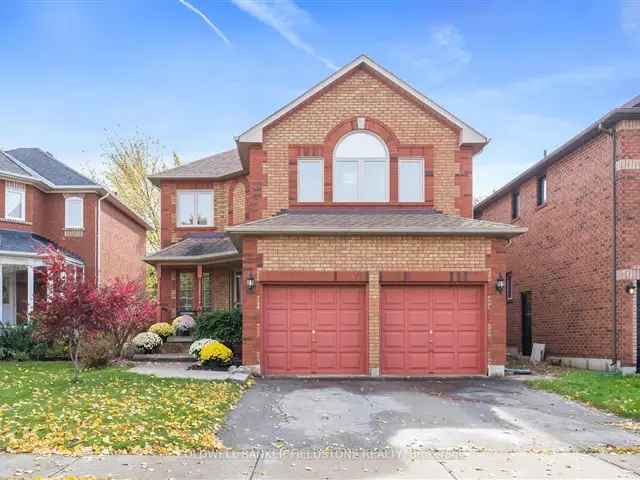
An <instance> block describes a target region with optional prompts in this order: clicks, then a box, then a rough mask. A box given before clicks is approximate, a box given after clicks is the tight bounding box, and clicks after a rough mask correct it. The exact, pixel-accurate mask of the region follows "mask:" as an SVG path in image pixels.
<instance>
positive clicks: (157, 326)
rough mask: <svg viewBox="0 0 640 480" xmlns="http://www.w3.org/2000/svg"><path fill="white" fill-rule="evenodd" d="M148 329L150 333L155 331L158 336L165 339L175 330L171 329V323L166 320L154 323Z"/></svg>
mask: <svg viewBox="0 0 640 480" xmlns="http://www.w3.org/2000/svg"><path fill="white" fill-rule="evenodd" d="M149 331H150V332H151V333H155V334H156V335H158V336H160V337H161V338H162V340H166V339H167V337H170V336H171V335H173V334H174V333H175V330H174V329H173V327H172V326H171V324H169V323H167V322H158V323H154V324H153V325H151V326H150V327H149Z"/></svg>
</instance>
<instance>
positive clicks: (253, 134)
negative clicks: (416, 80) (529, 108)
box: [236, 55, 489, 145]
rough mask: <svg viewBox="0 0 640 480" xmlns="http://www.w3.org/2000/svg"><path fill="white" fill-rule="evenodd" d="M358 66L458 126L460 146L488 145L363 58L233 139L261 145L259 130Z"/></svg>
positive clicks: (399, 81) (461, 122) (419, 94)
mask: <svg viewBox="0 0 640 480" xmlns="http://www.w3.org/2000/svg"><path fill="white" fill-rule="evenodd" d="M360 65H366V66H368V67H369V68H371V69H372V70H374V71H375V72H377V73H378V74H380V75H381V76H383V77H385V78H386V79H388V80H389V81H391V82H392V83H394V84H396V85H397V86H398V87H400V88H402V89H403V90H405V91H406V92H408V93H409V94H411V95H412V96H413V97H414V98H416V99H417V100H419V101H420V102H422V103H423V104H425V105H426V106H428V107H429V108H431V109H433V110H434V111H436V112H437V113H439V114H440V115H442V116H443V117H444V118H446V119H447V120H449V121H450V122H451V123H453V124H454V125H456V126H458V127H459V128H460V130H461V133H462V134H461V136H460V137H461V138H460V142H461V143H462V144H482V145H484V144H486V143H488V141H489V139H488V138H487V137H485V136H484V135H482V134H481V133H480V132H478V131H477V130H475V129H474V128H472V127H471V126H469V125H468V124H466V123H465V122H463V121H462V120H460V119H459V118H458V117H456V116H455V115H453V114H452V113H450V112H448V111H447V110H445V109H444V108H442V107H441V106H440V105H438V104H437V103H435V102H434V101H433V100H431V99H430V98H428V97H426V96H424V95H423V94H421V93H420V92H419V91H418V90H416V89H415V88H413V87H412V86H411V85H409V84H408V83H406V82H405V81H403V80H401V79H400V78H398V77H396V76H395V75H394V74H393V73H391V72H390V71H388V70H386V69H385V68H383V67H381V66H380V65H378V64H377V63H375V62H374V61H373V60H371V59H370V58H369V57H367V56H366V55H361V56H359V57H358V58H356V59H355V60H354V61H352V62H351V63H349V64H347V65H345V66H344V67H342V68H341V69H339V70H338V71H336V72H335V73H333V74H332V75H330V76H329V77H327V78H326V79H324V80H323V81H322V82H320V83H318V84H316V85H315V86H314V87H312V88H311V89H309V90H307V91H306V92H305V93H303V94H302V95H300V96H299V97H298V98H296V99H295V100H293V101H291V102H289V103H288V104H287V105H285V106H284V107H282V108H281V109H280V110H278V111H276V112H275V113H273V114H272V115H270V116H269V117H267V118H265V119H264V120H262V121H261V122H260V123H258V124H256V125H254V126H253V127H251V128H250V129H249V130H247V131H246V132H244V133H242V134H241V135H240V136H239V137H237V138H236V140H237V141H238V142H240V143H262V129H263V128H264V127H266V126H267V125H269V124H270V123H272V122H274V121H275V120H277V119H278V118H280V117H282V116H283V115H286V114H287V113H288V112H290V111H291V110H293V109H294V108H296V107H297V106H298V105H300V104H301V103H303V102H304V101H305V100H307V99H308V98H309V97H312V96H313V95H315V94H316V93H318V92H319V91H321V90H322V89H323V88H325V87H327V86H328V85H330V84H331V83H333V82H335V81H336V80H338V79H339V78H340V77H342V76H344V75H345V74H347V73H348V72H350V71H351V70H353V69H354V68H357V67H358V66H360Z"/></svg>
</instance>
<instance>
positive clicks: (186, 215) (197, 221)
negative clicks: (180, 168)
mask: <svg viewBox="0 0 640 480" xmlns="http://www.w3.org/2000/svg"><path fill="white" fill-rule="evenodd" d="M177 217H178V222H177V223H178V226H179V227H186V226H193V227H212V226H213V192H212V191H210V190H181V191H178V215H177Z"/></svg>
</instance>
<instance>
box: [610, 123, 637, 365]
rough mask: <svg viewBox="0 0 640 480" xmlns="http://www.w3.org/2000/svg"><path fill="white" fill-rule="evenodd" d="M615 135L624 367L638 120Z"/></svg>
mask: <svg viewBox="0 0 640 480" xmlns="http://www.w3.org/2000/svg"><path fill="white" fill-rule="evenodd" d="M616 134H617V152H616V160H617V165H618V169H617V186H618V188H617V199H618V212H617V219H618V228H617V232H618V234H617V238H618V256H617V267H618V268H617V269H618V272H619V273H618V283H617V285H618V288H617V290H618V292H617V298H618V315H617V317H618V318H617V323H618V329H619V332H620V333H619V340H618V355H619V358H620V359H621V360H622V362H623V364H624V365H635V364H636V336H637V324H636V298H635V296H631V295H629V294H628V293H627V292H626V291H625V287H626V286H627V285H628V284H629V283H633V282H635V281H637V280H638V279H640V245H639V241H640V121H622V122H620V123H619V124H618V125H617V128H616ZM631 272H634V273H632V274H630V273H631Z"/></svg>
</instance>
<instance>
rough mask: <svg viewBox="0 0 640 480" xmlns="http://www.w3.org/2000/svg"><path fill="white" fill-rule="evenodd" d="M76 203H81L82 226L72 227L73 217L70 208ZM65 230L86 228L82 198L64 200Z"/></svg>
mask: <svg viewBox="0 0 640 480" xmlns="http://www.w3.org/2000/svg"><path fill="white" fill-rule="evenodd" d="M75 201H80V224H78V225H71V221H70V220H71V217H70V215H69V208H70V206H71V204H72V203H73V202H75ZM64 228H68V229H76V230H80V229H83V228H84V198H82V197H66V198H65V199H64Z"/></svg>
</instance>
